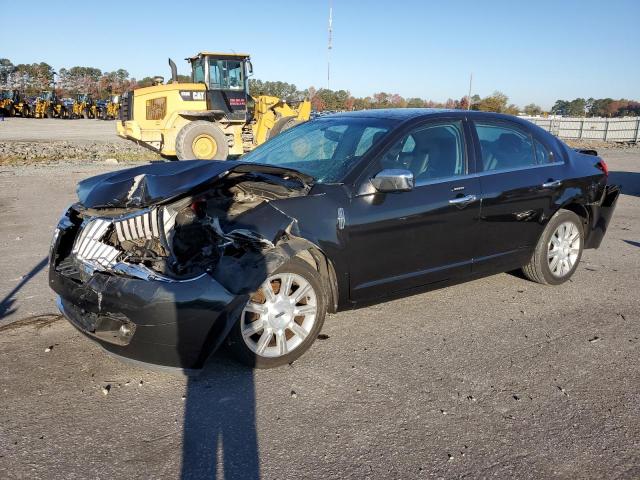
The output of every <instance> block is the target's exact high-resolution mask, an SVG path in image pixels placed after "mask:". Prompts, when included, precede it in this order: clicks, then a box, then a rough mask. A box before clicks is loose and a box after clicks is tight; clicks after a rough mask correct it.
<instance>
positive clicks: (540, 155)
mask: <svg viewBox="0 0 640 480" xmlns="http://www.w3.org/2000/svg"><path fill="white" fill-rule="evenodd" d="M534 143H535V145H536V159H537V160H538V164H539V165H544V164H545V163H553V162H555V161H556V160H555V158H554V156H553V152H552V151H551V150H549V149H548V148H547V147H545V146H544V145H543V144H542V143H540V142H539V141H538V140H535V141H534Z"/></svg>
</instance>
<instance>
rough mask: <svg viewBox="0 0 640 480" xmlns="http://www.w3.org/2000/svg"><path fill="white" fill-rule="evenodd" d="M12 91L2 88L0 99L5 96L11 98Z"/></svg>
mask: <svg viewBox="0 0 640 480" xmlns="http://www.w3.org/2000/svg"><path fill="white" fill-rule="evenodd" d="M12 96H13V95H12V93H11V91H10V90H3V91H2V93H0V98H1V99H5V98H12Z"/></svg>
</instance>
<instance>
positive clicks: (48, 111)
mask: <svg viewBox="0 0 640 480" xmlns="http://www.w3.org/2000/svg"><path fill="white" fill-rule="evenodd" d="M31 108H32V110H33V116H34V117H35V118H71V111H72V106H71V103H68V102H65V101H64V100H60V99H59V98H58V96H57V95H56V94H55V92H52V91H45V92H40V95H38V96H37V97H36V99H35V101H34V102H33V104H32V105H31Z"/></svg>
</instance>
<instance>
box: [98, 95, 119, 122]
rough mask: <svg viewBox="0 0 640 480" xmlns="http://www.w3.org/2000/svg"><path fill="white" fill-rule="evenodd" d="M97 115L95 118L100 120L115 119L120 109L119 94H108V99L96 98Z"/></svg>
mask: <svg viewBox="0 0 640 480" xmlns="http://www.w3.org/2000/svg"><path fill="white" fill-rule="evenodd" d="M96 106H97V108H98V115H97V117H96V118H101V119H102V120H115V119H117V118H118V113H119V111H120V95H110V96H109V99H108V100H98V101H97V102H96Z"/></svg>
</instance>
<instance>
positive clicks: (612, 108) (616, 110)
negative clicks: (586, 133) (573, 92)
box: [551, 98, 640, 117]
mask: <svg viewBox="0 0 640 480" xmlns="http://www.w3.org/2000/svg"><path fill="white" fill-rule="evenodd" d="M551 113H553V114H556V115H562V116H564V117H637V116H640V102H636V101H634V100H625V99H620V100H614V99H612V98H597V99H596V98H588V99H584V98H576V99H574V100H558V101H556V103H555V104H554V105H553V107H551Z"/></svg>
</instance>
